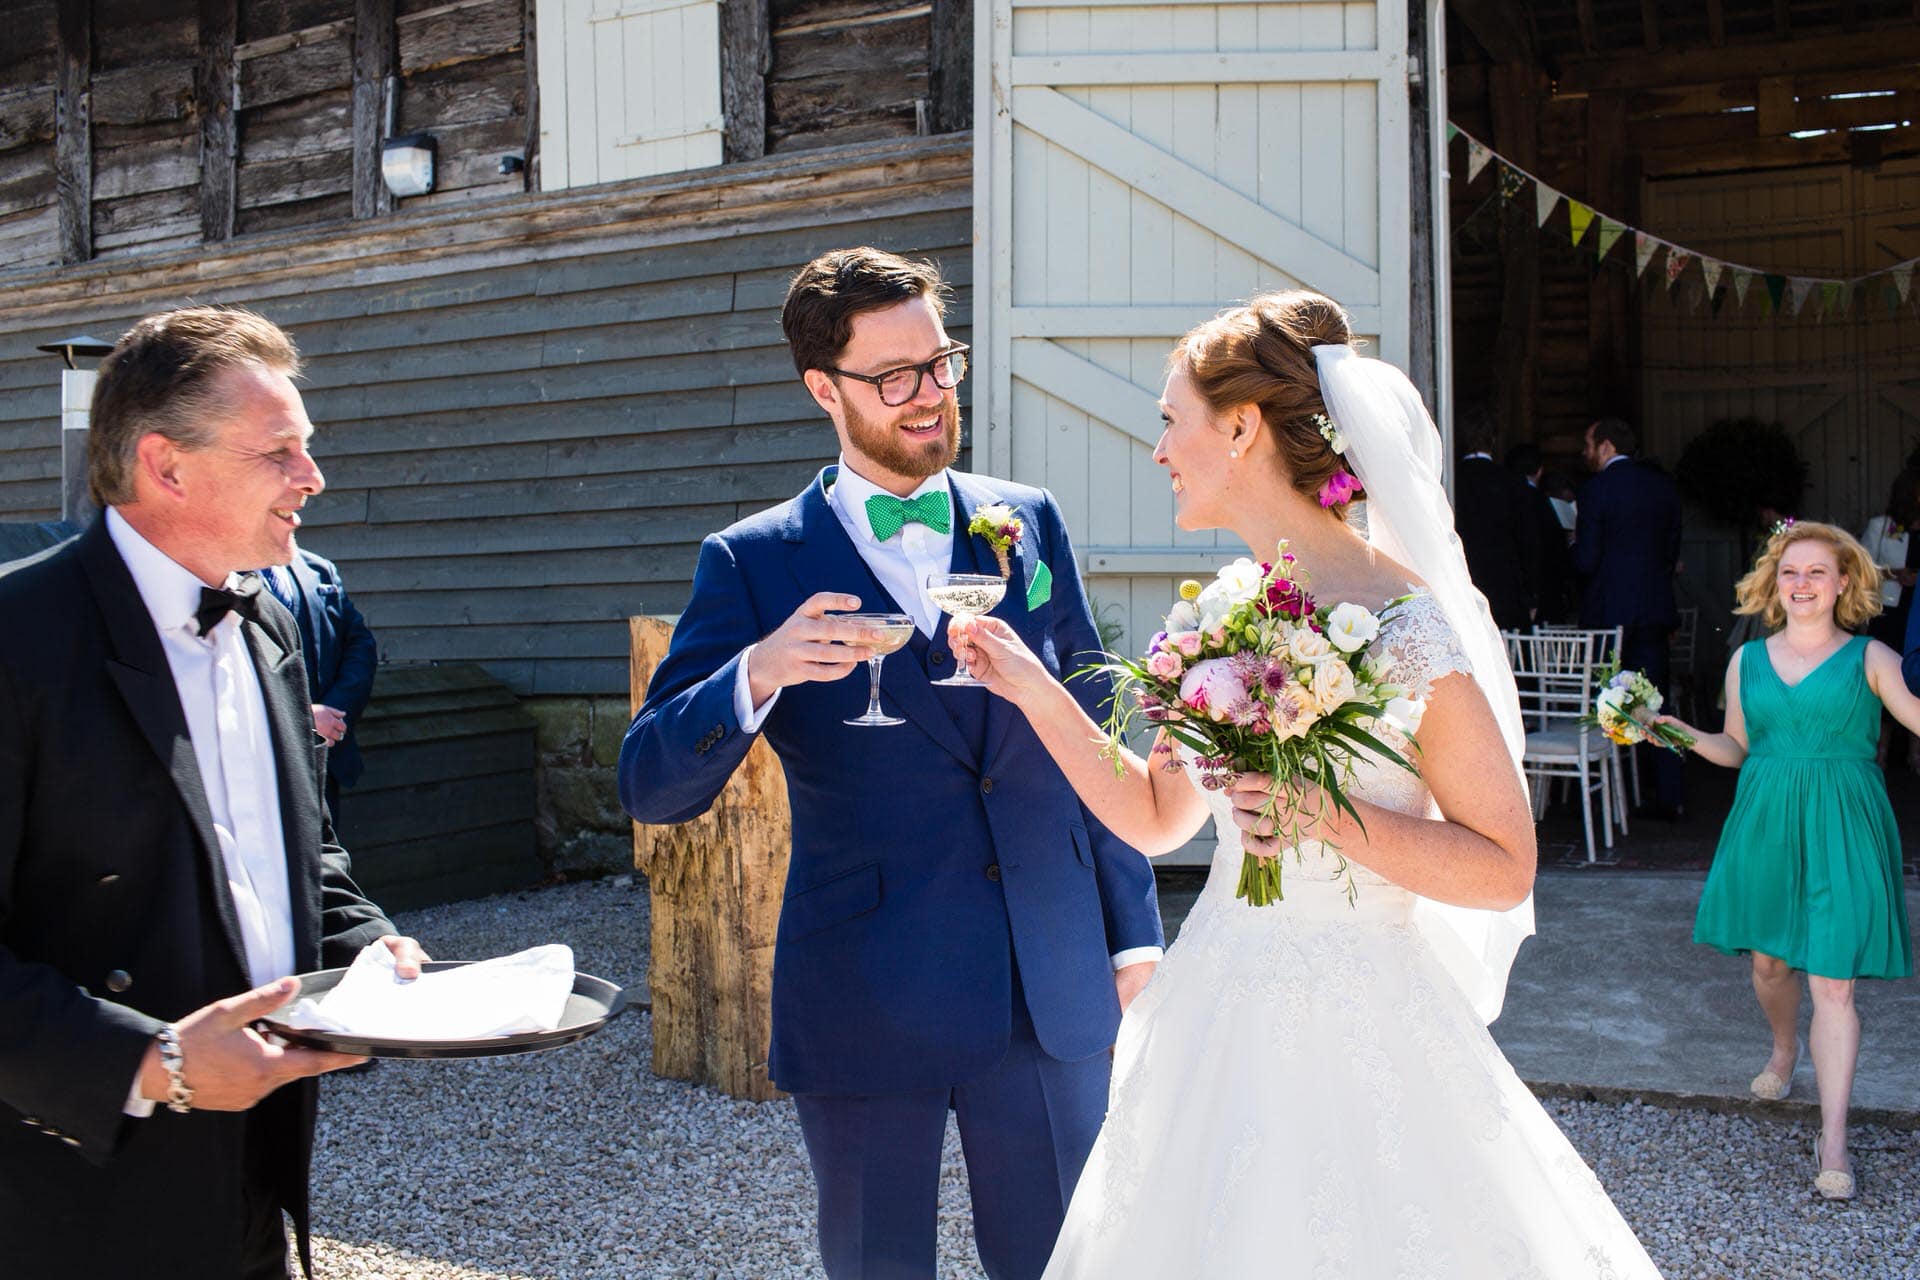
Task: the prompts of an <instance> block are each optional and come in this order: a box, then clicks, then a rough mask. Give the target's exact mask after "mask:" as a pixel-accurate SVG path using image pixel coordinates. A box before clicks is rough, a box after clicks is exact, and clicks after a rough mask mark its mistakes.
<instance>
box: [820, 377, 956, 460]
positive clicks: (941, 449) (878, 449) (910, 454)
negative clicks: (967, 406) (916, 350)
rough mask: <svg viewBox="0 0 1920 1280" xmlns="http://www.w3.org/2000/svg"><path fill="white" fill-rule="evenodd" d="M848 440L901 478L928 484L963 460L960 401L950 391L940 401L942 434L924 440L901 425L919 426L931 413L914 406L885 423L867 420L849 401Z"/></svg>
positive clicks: (903, 409) (847, 405)
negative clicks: (915, 437) (907, 432)
mask: <svg viewBox="0 0 1920 1280" xmlns="http://www.w3.org/2000/svg"><path fill="white" fill-rule="evenodd" d="M841 405H842V407H843V410H844V412H845V414H846V422H847V439H848V441H849V442H851V443H852V445H853V447H854V448H856V449H858V450H859V451H860V453H861V454H862V455H863V456H865V457H867V458H870V459H872V460H873V461H874V462H875V463H877V464H878V465H880V466H882V467H885V468H886V469H887V470H888V471H891V472H892V473H893V474H895V475H897V476H909V477H911V478H913V479H915V480H925V479H926V478H927V477H928V476H932V475H938V474H939V473H940V472H941V471H944V470H945V469H946V468H948V467H950V466H952V465H953V464H954V463H955V462H956V461H957V460H958V459H959V457H960V398H959V396H958V395H957V394H956V393H954V392H952V391H948V392H947V393H946V394H945V395H944V396H942V397H941V398H940V407H939V409H938V410H937V411H936V412H938V413H939V415H940V430H939V431H938V432H936V433H934V434H933V435H930V436H928V437H927V438H926V439H924V440H914V439H910V438H909V437H907V436H905V435H903V434H901V432H900V424H901V423H903V422H918V421H919V420H920V419H922V418H924V417H926V416H927V410H925V409H921V408H916V407H913V406H911V405H908V406H903V407H901V408H900V409H898V410H896V411H895V412H894V414H893V416H892V417H890V418H888V419H887V420H886V421H885V422H877V421H875V420H873V419H871V418H868V417H865V416H863V415H862V414H861V413H860V411H859V410H858V409H855V408H854V407H853V405H852V404H850V403H848V402H847V401H846V400H844V399H843V400H842V401H841Z"/></svg>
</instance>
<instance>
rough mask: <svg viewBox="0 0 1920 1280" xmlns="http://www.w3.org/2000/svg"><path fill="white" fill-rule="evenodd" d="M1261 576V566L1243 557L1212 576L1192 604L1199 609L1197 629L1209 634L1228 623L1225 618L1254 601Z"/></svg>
mask: <svg viewBox="0 0 1920 1280" xmlns="http://www.w3.org/2000/svg"><path fill="white" fill-rule="evenodd" d="M1262 576H1263V575H1262V574H1261V572H1260V566H1259V565H1257V564H1255V563H1254V562H1253V561H1251V560H1249V559H1247V558H1246V557H1245V556H1242V557H1240V558H1239V559H1238V560H1235V561H1234V562H1233V563H1232V564H1230V565H1227V566H1226V567H1225V568H1223V569H1221V570H1220V572H1219V573H1218V574H1216V575H1214V579H1213V581H1212V582H1209V583H1208V584H1207V586H1206V589H1205V590H1203V591H1201V593H1200V599H1199V600H1198V601H1196V602H1195V603H1196V604H1198V606H1199V609H1200V628H1199V629H1200V630H1202V631H1212V630H1213V629H1214V628H1215V627H1218V626H1219V625H1220V624H1221V623H1223V622H1225V621H1226V620H1227V615H1228V614H1230V613H1232V612H1233V611H1234V610H1235V609H1236V608H1238V607H1239V606H1240V605H1243V604H1245V603H1246V602H1247V601H1249V600H1251V599H1253V596H1254V593H1255V592H1256V591H1258V590H1259V588H1260V579H1261V577H1262Z"/></svg>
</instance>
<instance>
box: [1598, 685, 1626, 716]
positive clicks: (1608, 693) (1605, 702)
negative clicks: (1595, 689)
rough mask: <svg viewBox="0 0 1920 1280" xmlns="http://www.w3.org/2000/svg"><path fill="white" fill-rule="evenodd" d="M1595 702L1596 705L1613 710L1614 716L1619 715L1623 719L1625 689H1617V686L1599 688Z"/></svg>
mask: <svg viewBox="0 0 1920 1280" xmlns="http://www.w3.org/2000/svg"><path fill="white" fill-rule="evenodd" d="M1596 702H1597V704H1598V707H1600V708H1604V709H1606V710H1608V711H1611V712H1613V714H1615V715H1616V716H1619V717H1620V718H1621V719H1623V720H1624V719H1626V715H1627V691H1626V690H1625V689H1619V688H1607V689H1603V690H1601V693H1600V697H1599V698H1598V699H1596Z"/></svg>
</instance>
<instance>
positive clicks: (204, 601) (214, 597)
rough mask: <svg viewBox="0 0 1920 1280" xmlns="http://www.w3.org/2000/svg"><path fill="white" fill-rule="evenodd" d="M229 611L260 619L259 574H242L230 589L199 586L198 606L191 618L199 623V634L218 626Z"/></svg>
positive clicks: (256, 620)
mask: <svg viewBox="0 0 1920 1280" xmlns="http://www.w3.org/2000/svg"><path fill="white" fill-rule="evenodd" d="M229 612H232V613H237V614H239V615H240V616H241V617H243V618H252V619H253V620H254V621H255V622H258V621H260V578H259V575H257V574H252V573H248V574H242V575H241V577H240V581H239V583H238V584H237V585H236V587H235V588H234V590H232V591H228V590H227V589H225V588H224V587H202V588H200V607H199V608H198V609H197V610H195V611H194V615H193V620H194V621H195V622H197V623H199V624H200V634H201V636H203V637H204V636H205V635H206V634H207V632H209V631H211V630H213V629H214V628H215V627H217V626H219V625H220V619H222V618H224V617H226V616H227V614H228V613H229Z"/></svg>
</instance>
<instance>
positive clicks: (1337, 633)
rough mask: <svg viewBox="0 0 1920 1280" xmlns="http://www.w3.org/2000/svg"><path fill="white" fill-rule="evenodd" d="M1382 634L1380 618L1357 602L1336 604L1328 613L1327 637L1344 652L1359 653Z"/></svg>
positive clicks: (1335, 646)
mask: <svg viewBox="0 0 1920 1280" xmlns="http://www.w3.org/2000/svg"><path fill="white" fill-rule="evenodd" d="M1379 634H1380V619H1378V618H1376V617H1375V616H1374V615H1373V614H1372V613H1370V612H1368V611H1367V610H1366V609H1363V608H1361V607H1360V606H1359V605H1357V604H1341V605H1335V606H1334V609H1333V612H1332V613H1330V614H1328V615H1327V639H1329V640H1331V641H1332V642H1333V647H1334V648H1336V649H1338V650H1340V651H1341V652H1342V653H1357V652H1359V651H1360V650H1362V649H1364V648H1366V647H1367V646H1368V645H1370V644H1372V643H1373V638H1374V637H1375V636H1377V635H1379Z"/></svg>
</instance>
